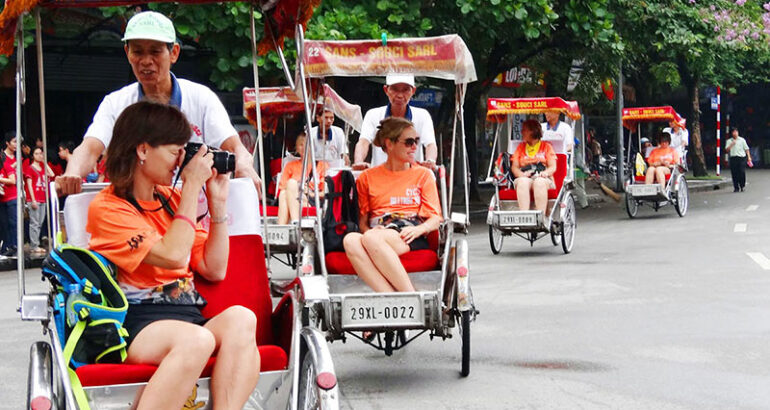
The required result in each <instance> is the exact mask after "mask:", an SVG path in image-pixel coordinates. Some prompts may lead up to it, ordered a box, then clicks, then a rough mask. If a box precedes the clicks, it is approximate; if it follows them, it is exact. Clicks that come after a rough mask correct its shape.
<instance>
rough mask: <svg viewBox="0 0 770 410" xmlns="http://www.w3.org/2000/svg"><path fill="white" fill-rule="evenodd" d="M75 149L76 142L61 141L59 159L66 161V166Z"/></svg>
mask: <svg viewBox="0 0 770 410" xmlns="http://www.w3.org/2000/svg"><path fill="white" fill-rule="evenodd" d="M74 151H75V143H74V142H72V141H69V140H66V141H62V142H60V143H59V159H60V160H62V161H63V162H64V167H66V166H67V164H69V161H70V158H71V157H72V153H73V152H74Z"/></svg>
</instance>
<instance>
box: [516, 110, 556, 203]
mask: <svg viewBox="0 0 770 410" xmlns="http://www.w3.org/2000/svg"><path fill="white" fill-rule="evenodd" d="M521 137H522V140H523V141H524V143H523V144H519V146H518V147H516V151H514V152H513V155H511V171H512V172H513V176H514V177H516V179H515V180H514V181H513V186H514V188H516V198H517V199H518V201H519V209H520V210H522V211H528V210H529V209H530V199H531V198H530V195H529V191H530V190H531V191H532V192H533V194H534V195H533V196H534V197H535V209H537V210H538V211H543V213H545V212H546V207H547V206H548V190H549V189H555V188H556V184H555V183H554V181H553V174H554V172H556V153H555V152H554V150H553V147H552V146H551V144H550V143H548V142H547V141H542V138H543V129H542V127H541V126H540V123H539V122H537V120H527V121H524V123H523V124H522V125H521Z"/></svg>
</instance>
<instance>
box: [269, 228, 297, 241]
mask: <svg viewBox="0 0 770 410" xmlns="http://www.w3.org/2000/svg"><path fill="white" fill-rule="evenodd" d="M291 229H292V227H291V226H280V225H271V226H269V227H268V230H267V238H268V239H269V240H270V243H271V244H273V245H288V244H289V234H290V233H291Z"/></svg>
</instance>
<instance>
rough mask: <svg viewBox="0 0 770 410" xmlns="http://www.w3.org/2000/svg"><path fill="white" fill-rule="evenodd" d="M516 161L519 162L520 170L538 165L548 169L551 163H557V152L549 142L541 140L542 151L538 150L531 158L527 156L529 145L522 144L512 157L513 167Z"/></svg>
mask: <svg viewBox="0 0 770 410" xmlns="http://www.w3.org/2000/svg"><path fill="white" fill-rule="evenodd" d="M514 160H516V161H518V163H519V168H521V167H526V166H527V165H531V164H537V163H542V164H544V165H545V166H546V167H547V166H548V162H549V161H551V160H553V161H556V152H555V151H554V150H553V147H552V146H551V144H550V143H549V142H548V141H543V140H540V149H538V150H537V153H535V156H534V157H530V156H529V155H527V143H525V142H522V143H521V144H519V146H517V147H516V151H513V155H511V165H513V161H514Z"/></svg>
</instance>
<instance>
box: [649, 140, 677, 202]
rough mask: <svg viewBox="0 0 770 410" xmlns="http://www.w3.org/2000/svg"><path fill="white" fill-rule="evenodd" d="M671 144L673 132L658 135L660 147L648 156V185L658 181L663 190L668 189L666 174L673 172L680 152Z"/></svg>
mask: <svg viewBox="0 0 770 410" xmlns="http://www.w3.org/2000/svg"><path fill="white" fill-rule="evenodd" d="M670 145H671V134H669V133H667V132H663V133H661V134H660V136H659V137H658V147H657V148H655V149H653V150H652V152H650V156H649V157H647V165H648V167H647V174H646V175H645V177H644V183H645V184H647V185H650V184H653V183H655V180H657V181H658V183H659V184H660V186H661V187H662V188H663V191H665V190H666V175H669V174H671V168H672V167H673V166H674V165H676V164H678V163H679V153H678V152H676V150H675V149H674V148H671V147H670Z"/></svg>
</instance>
